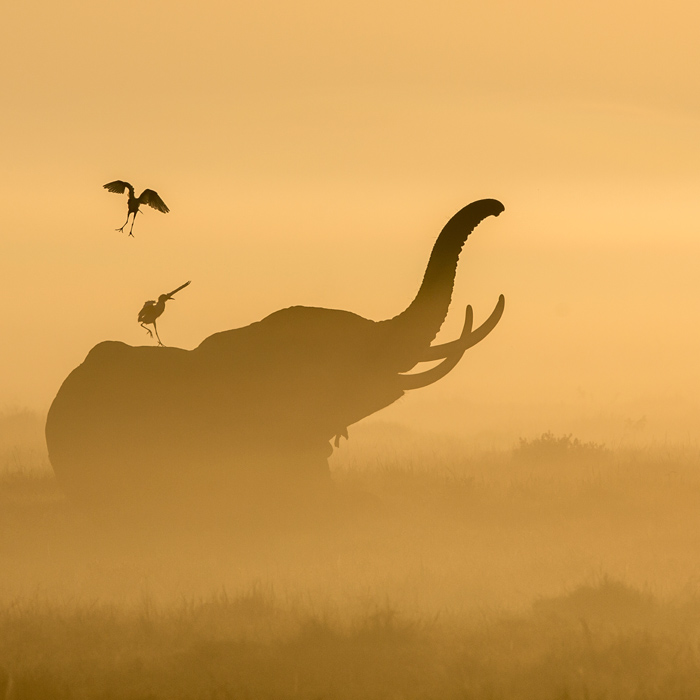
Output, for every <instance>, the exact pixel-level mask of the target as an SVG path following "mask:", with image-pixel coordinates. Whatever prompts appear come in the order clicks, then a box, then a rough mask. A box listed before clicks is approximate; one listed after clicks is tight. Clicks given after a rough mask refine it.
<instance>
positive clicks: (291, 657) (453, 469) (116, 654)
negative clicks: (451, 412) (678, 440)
mask: <svg viewBox="0 0 700 700" xmlns="http://www.w3.org/2000/svg"><path fill="white" fill-rule="evenodd" d="M1 443H2V441H0V444H1ZM36 449H37V450H39V451H40V450H41V447H40V445H38V446H36ZM10 452H11V450H10ZM15 454H24V455H30V454H32V453H31V450H29V446H27V445H25V446H21V449H20V450H19V452H17V451H15ZM699 458H700V453H699V452H698V450H697V449H695V448H684V447H682V446H681V447H678V446H675V447H673V446H657V447H654V448H647V449H625V450H623V449H607V448H605V447H604V446H602V445H596V444H593V443H586V442H581V441H577V440H576V439H575V438H573V437H572V436H566V435H565V436H560V437H558V436H554V435H548V434H544V435H542V436H540V437H534V438H529V439H528V440H525V441H522V442H521V443H520V444H519V445H514V446H513V449H512V450H511V451H505V452H490V453H479V454H474V453H470V452H469V451H468V450H467V449H465V448H464V446H462V445H459V444H458V443H457V442H454V441H452V442H451V441H445V440H441V441H425V440H424V441H413V442H411V444H410V445H408V446H407V449H406V450H404V451H402V450H401V449H400V448H399V447H395V448H394V449H393V451H391V452H388V453H387V452H386V451H385V452H384V453H383V454H381V453H379V452H378V450H377V448H376V447H375V446H372V445H370V446H369V447H368V448H367V449H366V451H365V452H364V453H363V446H362V441H361V440H360V441H358V443H357V446H356V447H355V446H353V447H352V449H346V450H343V451H341V453H340V455H339V458H338V459H336V461H335V462H334V472H335V478H336V482H337V484H338V508H337V517H335V518H334V519H331V520H326V521H324V524H323V527H322V528H320V527H319V528H318V529H316V530H314V529H311V530H309V529H308V528H306V529H300V530H298V531H286V532H283V533H279V532H278V533H276V534H270V533H266V535H265V536H258V535H256V534H255V533H240V532H226V531H216V532H214V531H197V532H187V531H183V530H182V529H179V530H178V529H175V528H173V529H168V528H163V529H160V530H157V531H156V530H150V531H141V530H139V529H138V528H132V527H130V526H129V523H124V524H123V529H120V531H118V532H115V531H114V530H106V529H101V528H99V527H96V526H95V524H94V523H91V522H89V521H86V520H85V519H84V518H83V517H82V516H81V515H80V514H79V513H75V512H74V511H73V510H72V509H71V508H70V506H69V504H67V503H66V502H65V500H64V499H63V497H62V495H61V493H60V492H59V491H58V489H57V488H56V485H55V483H54V482H53V479H52V477H51V475H50V473H48V472H47V471H46V469H45V462H43V461H42V457H41V455H40V454H39V456H38V457H37V460H36V463H34V464H32V463H31V461H26V462H25V463H22V464H20V468H17V465H16V464H15V463H12V462H10V463H9V467H8V466H6V467H5V469H4V470H0V562H1V567H2V568H1V569H0V666H2V667H4V669H5V670H6V671H8V672H9V673H10V674H11V676H12V678H13V683H14V690H13V693H14V695H15V698H16V700H20V699H21V698H71V699H77V698H123V699H127V698H129V699H136V698H139V699H141V700H143V699H145V698H153V699H155V698H234V697H235V698H285V697H289V698H309V699H311V698H363V699H364V698H382V699H384V698H407V699H408V698H441V699H443V698H460V699H467V698H469V699H477V698H516V699H518V698H522V699H526V698H527V699H529V698H533V699H534V698H536V699H537V700H542V699H544V700H547V699H549V698H551V699H553V700H554V699H563V698H569V699H574V698H581V699H584V698H635V699H641V698H645V699H647V698H649V699H651V698H674V699H676V698H696V697H700V668H699V666H700V594H699V593H698V589H697V582H698V581H700V557H698V554H697V552H698V544H699V539H700V536H698V535H697V534H696V533H698V532H700V510H699V509H698V508H697V503H698V499H699V496H700V470H698V463H699V461H700V460H699ZM22 459H24V458H22ZM27 459H29V458H27ZM6 464H7V463H6ZM4 673H5V671H1V670H0V680H2V679H3V678H5V677H6V676H4V675H3V674H4ZM0 685H1V684H0Z"/></svg>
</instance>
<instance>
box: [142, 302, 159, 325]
mask: <svg viewBox="0 0 700 700" xmlns="http://www.w3.org/2000/svg"><path fill="white" fill-rule="evenodd" d="M155 305H156V302H155V301H154V300H153V299H151V300H149V301H147V302H146V303H145V304H144V305H143V307H142V308H141V311H139V323H153V320H150V321H147V320H146V319H148V318H149V314H148V312H149V311H150V310H151V309H152V308H153V307H154V306H155Z"/></svg>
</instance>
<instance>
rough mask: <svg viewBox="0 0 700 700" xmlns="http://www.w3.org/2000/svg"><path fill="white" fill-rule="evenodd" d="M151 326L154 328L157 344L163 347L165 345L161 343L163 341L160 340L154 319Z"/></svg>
mask: <svg viewBox="0 0 700 700" xmlns="http://www.w3.org/2000/svg"><path fill="white" fill-rule="evenodd" d="M153 327H154V328H155V329H156V338H158V345H160V346H161V347H162V348H164V347H165V345H163V342H162V341H161V339H160V336H159V335H158V326H156V322H155V321H153ZM151 337H153V336H151Z"/></svg>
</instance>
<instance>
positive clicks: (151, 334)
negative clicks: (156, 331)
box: [141, 323, 153, 338]
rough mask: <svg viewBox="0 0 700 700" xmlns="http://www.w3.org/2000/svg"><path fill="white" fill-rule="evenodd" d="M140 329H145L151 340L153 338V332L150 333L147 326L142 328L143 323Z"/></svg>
mask: <svg viewBox="0 0 700 700" xmlns="http://www.w3.org/2000/svg"><path fill="white" fill-rule="evenodd" d="M141 328H145V329H146V332H147V333H148V335H150V336H151V338H152V337H153V331H152V330H151V329H150V328H149V327H148V326H144V325H143V323H142V324H141Z"/></svg>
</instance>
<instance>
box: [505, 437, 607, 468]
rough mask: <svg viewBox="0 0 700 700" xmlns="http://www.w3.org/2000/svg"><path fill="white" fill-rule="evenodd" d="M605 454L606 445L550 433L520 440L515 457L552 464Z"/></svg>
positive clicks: (515, 450)
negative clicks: (552, 462) (563, 460)
mask: <svg viewBox="0 0 700 700" xmlns="http://www.w3.org/2000/svg"><path fill="white" fill-rule="evenodd" d="M605 452H606V448H605V445H602V444H599V443H597V442H581V441H580V440H579V439H578V438H575V437H573V436H572V435H571V434H569V435H562V436H561V437H557V436H556V435H554V433H552V432H551V431H548V432H546V433H542V435H541V436H540V437H538V438H534V439H532V440H527V439H525V438H520V444H519V445H518V447H516V448H515V449H514V450H513V456H514V457H515V458H516V459H521V460H524V461H531V462H540V461H545V462H551V461H555V460H562V459H566V460H571V459H588V458H592V457H600V456H601V455H602V454H604V453H605Z"/></svg>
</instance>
